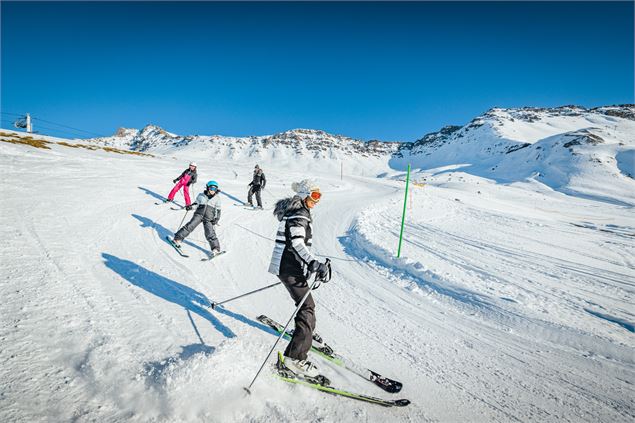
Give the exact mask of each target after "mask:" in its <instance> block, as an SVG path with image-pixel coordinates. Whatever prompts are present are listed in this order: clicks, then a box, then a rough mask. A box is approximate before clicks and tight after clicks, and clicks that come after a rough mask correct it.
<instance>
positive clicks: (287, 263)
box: [269, 179, 329, 377]
mask: <svg viewBox="0 0 635 423" xmlns="http://www.w3.org/2000/svg"><path fill="white" fill-rule="evenodd" d="M291 187H292V189H293V190H294V191H295V192H296V195H295V196H293V197H291V198H285V199H282V200H279V201H278V202H277V203H276V206H275V208H274V211H273V214H274V215H275V216H276V217H277V218H278V221H280V224H279V226H278V233H277V235H276V245H275V247H274V250H273V255H272V257H271V264H270V265H269V272H270V273H273V274H274V275H276V276H278V278H279V279H280V280H281V281H282V283H283V284H284V286H285V287H286V288H287V290H288V291H289V294H290V295H291V298H292V299H293V301H294V302H295V304H296V306H297V305H298V304H299V303H300V301H301V300H302V298H303V297H304V295H305V294H306V293H307V290H309V288H310V287H309V282H308V280H307V273H308V272H307V270H308V271H309V272H311V273H316V274H317V278H318V279H319V280H324V279H325V278H326V275H327V272H328V271H329V269H328V266H327V264H326V263H320V262H319V261H317V260H316V259H315V257H314V256H313V255H312V254H311V252H310V251H309V248H308V247H310V246H311V238H312V236H313V228H312V225H311V224H312V222H313V220H312V218H311V209H312V208H314V207H315V206H316V205H317V204H318V203H319V201H320V198H321V197H322V195H321V193H320V188H319V187H318V186H317V185H316V184H315V183H314V182H312V181H310V180H307V179H305V180H303V181H301V182H294V183H293V184H292V186H291ZM314 329H315V302H314V301H313V297H312V295H309V296H308V297H307V299H306V301H305V302H304V304H303V305H302V307H301V308H300V310H299V311H298V314H297V315H296V317H295V331H294V332H293V337H292V338H291V342H290V343H289V345H288V346H287V349H286V350H285V352H284V355H285V357H287V359H285V360H284V363H285V365H286V366H287V367H288V368H289V369H290V370H291V371H293V372H294V373H296V374H300V375H303V376H309V377H316V376H318V374H319V373H318V369H317V367H316V366H315V365H314V364H313V363H311V362H310V361H307V353H308V352H309V350H310V349H311V344H312V339H313V330H314Z"/></svg>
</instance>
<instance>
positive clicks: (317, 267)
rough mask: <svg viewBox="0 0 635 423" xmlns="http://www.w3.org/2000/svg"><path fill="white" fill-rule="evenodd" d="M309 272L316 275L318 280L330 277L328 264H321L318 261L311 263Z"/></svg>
mask: <svg viewBox="0 0 635 423" xmlns="http://www.w3.org/2000/svg"><path fill="white" fill-rule="evenodd" d="M309 271H310V272H311V273H316V274H317V278H318V280H324V279H326V277H327V276H328V275H329V268H328V266H327V265H326V263H320V262H319V261H317V260H313V261H312V262H311V263H309Z"/></svg>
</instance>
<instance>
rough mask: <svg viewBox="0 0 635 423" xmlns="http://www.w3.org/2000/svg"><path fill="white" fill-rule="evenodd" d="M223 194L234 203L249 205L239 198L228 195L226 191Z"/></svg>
mask: <svg viewBox="0 0 635 423" xmlns="http://www.w3.org/2000/svg"><path fill="white" fill-rule="evenodd" d="M220 193H221V194H223V195H224V196H225V197H228V198H231V199H232V200H234V201H238V202H239V203H240V204H242V205H243V206H244V205H245V204H247V203H245V202H244V201H243V200H241V199H239V198H238V197H234V196H233V195H231V194H228V193H226V192H225V191H221V192H220Z"/></svg>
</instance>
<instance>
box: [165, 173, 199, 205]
mask: <svg viewBox="0 0 635 423" xmlns="http://www.w3.org/2000/svg"><path fill="white" fill-rule="evenodd" d="M172 182H174V183H175V184H176V185H174V188H172V191H170V194H169V195H168V199H167V201H173V200H174V196H175V195H176V193H177V192H179V190H180V189H181V188H183V196H184V197H185V208H186V209H188V210H192V206H191V201H190V191H189V188H188V187H189V186H190V185H192V184H194V183H196V163H194V162H191V163H190V166H189V167H188V168H187V169H185V170H184V171H183V173H181V176H179V177H178V178H176V179H174V180H173V181H172Z"/></svg>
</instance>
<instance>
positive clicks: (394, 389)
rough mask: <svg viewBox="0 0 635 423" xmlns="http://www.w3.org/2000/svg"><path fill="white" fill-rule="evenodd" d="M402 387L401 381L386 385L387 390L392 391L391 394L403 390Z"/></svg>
mask: <svg viewBox="0 0 635 423" xmlns="http://www.w3.org/2000/svg"><path fill="white" fill-rule="evenodd" d="M401 388H403V385H402V384H401V382H395V383H393V384H391V385H388V386H387V387H386V392H390V393H391V394H396V393H397V392H399V391H401Z"/></svg>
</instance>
